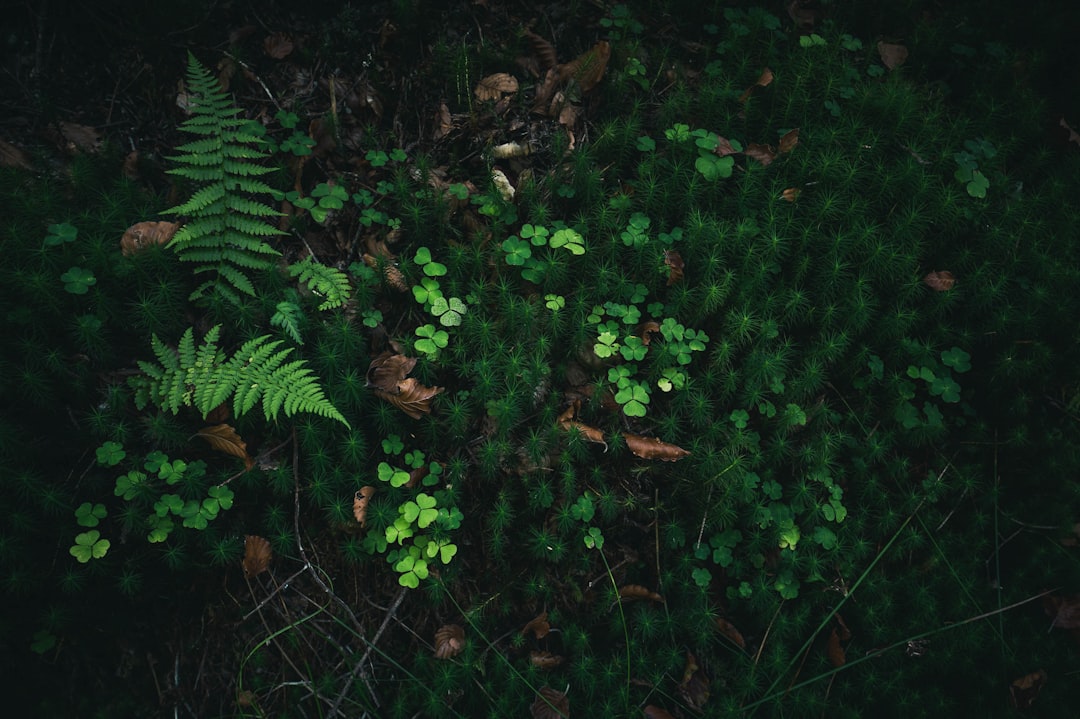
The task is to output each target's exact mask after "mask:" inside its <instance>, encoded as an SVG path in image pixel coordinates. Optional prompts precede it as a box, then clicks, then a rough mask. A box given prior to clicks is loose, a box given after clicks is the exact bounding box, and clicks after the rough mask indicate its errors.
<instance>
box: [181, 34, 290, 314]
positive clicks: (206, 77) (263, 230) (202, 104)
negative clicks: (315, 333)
mask: <svg viewBox="0 0 1080 719" xmlns="http://www.w3.org/2000/svg"><path fill="white" fill-rule="evenodd" d="M188 90H189V95H190V102H191V113H192V114H191V117H190V118H189V119H188V120H186V121H185V122H184V123H183V124H182V125H181V126H180V129H181V130H183V131H185V132H189V133H192V134H195V135H201V136H202V137H200V139H198V140H195V141H194V142H189V143H187V144H184V145H180V146H179V147H177V148H176V150H177V152H179V153H181V154H178V155H176V156H174V157H171V158H169V159H171V160H172V161H173V162H175V163H177V164H178V165H179V167H176V168H174V169H172V170H169V173H170V174H173V175H177V176H179V177H183V178H186V179H188V180H191V181H193V182H195V183H199V184H201V185H203V186H202V187H200V188H199V189H198V190H197V191H196V192H195V193H194V194H193V195H192V196H191V197H190V198H189V199H188V200H187V202H185V203H183V204H182V205H179V206H177V207H173V208H172V209H169V210H166V213H167V214H174V215H187V216H188V218H189V219H188V222H187V223H186V224H185V225H184V226H183V227H181V228H180V230H179V231H178V232H177V233H176V235H175V236H174V237H173V239H172V242H170V243H169V246H170V247H172V248H173V249H175V250H176V253H177V254H178V255H179V257H180V259H181V260H182V261H184V262H195V263H198V264H199V267H198V268H197V269H196V270H195V273H196V274H197V275H199V274H204V273H209V274H210V275H211V277H210V278H209V279H207V280H205V281H204V282H202V284H200V285H199V286H198V287H197V288H196V289H195V291H194V292H192V293H191V297H190V298H189V299H192V300H197V299H199V298H202V297H205V296H206V295H207V294H208V293H217V294H220V295H221V296H222V297H224V298H225V299H227V300H229V301H230V302H232V303H233V304H240V301H241V297H240V295H241V294H244V295H249V296H254V295H255V288H254V286H253V285H252V283H251V280H250V278H249V277H248V274H247V271H248V270H267V269H270V268H272V267H273V266H274V260H273V258H274V257H277V256H278V255H279V254H280V253H278V252H277V251H276V250H274V249H273V248H272V247H270V246H269V245H268V244H266V242H265V241H264V238H266V237H270V236H273V235H281V234H284V233H283V232H282V231H281V230H279V229H278V228H276V227H274V226H273V225H271V224H269V223H268V222H265V221H264V220H263V219H262V218H264V217H277V216H279V215H280V214H281V213H279V212H278V211H277V210H274V209H273V208H272V207H269V206H268V205H265V204H263V203H261V202H257V201H256V200H253V199H251V198H249V197H245V196H243V195H242V194H241V193H247V194H259V193H270V192H271V188H270V186H269V185H267V184H266V183H264V182H261V181H259V180H257V179H254V178H256V177H258V176H260V175H264V174H266V173H268V172H271V169H270V168H267V167H262V166H260V165H256V164H254V163H253V162H250V160H258V159H262V158H264V157H266V156H267V155H266V153H264V152H262V151H260V150H259V149H258V145H259V144H260V143H261V142H262V140H261V139H260V138H259V137H258V135H255V134H253V133H251V132H248V131H246V130H245V129H244V128H245V126H246V125H248V122H247V121H245V120H242V119H240V118H238V117H237V115H238V114H239V113H240V110H239V108H236V107H233V106H232V103H231V102H230V101H229V98H228V96H227V95H226V94H225V93H224V92H223V91H222V89H221V86H220V85H219V84H218V83H217V81H216V80H215V79H214V78H213V76H211V75H210V72H209V71H208V70H207V69H206V68H204V67H203V66H202V65H200V64H199V61H198V60H196V59H195V57H194V56H191V55H189V57H188Z"/></svg>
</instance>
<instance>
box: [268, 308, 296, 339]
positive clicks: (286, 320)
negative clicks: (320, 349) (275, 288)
mask: <svg viewBox="0 0 1080 719" xmlns="http://www.w3.org/2000/svg"><path fill="white" fill-rule="evenodd" d="M303 319H304V313H303V310H301V309H300V305H298V304H296V303H295V302H289V301H288V300H285V301H283V302H278V304H277V312H275V313H274V316H273V317H271V318H270V325H271V326H273V327H280V328H281V329H283V330H284V331H285V334H287V335H289V337H292V338H293V341H294V342H296V344H298V345H302V344H304V339H303V337H302V336H301V335H300V323H301V321H302V320H303Z"/></svg>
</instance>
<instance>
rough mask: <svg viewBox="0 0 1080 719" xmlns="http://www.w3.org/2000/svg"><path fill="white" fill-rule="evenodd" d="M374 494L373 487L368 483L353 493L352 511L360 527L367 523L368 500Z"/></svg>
mask: <svg viewBox="0 0 1080 719" xmlns="http://www.w3.org/2000/svg"><path fill="white" fill-rule="evenodd" d="M373 496H375V488H374V487H372V486H371V485H370V484H369V485H366V486H363V487H361V488H360V489H358V490H357V491H356V494H355V495H353V504H352V513H353V516H354V517H356V521H357V522H359V523H360V526H361V527H364V526H366V525H367V510H368V502H370V501H371V498H372V497H373Z"/></svg>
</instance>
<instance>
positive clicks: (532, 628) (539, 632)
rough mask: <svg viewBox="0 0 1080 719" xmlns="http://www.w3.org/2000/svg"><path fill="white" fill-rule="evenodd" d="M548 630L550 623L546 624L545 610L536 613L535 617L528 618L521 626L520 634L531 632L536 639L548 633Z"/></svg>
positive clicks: (546, 615) (549, 629)
mask: <svg viewBox="0 0 1080 719" xmlns="http://www.w3.org/2000/svg"><path fill="white" fill-rule="evenodd" d="M550 631H551V625H550V624H548V613H547V612H542V613H540V614H538V615H536V616H535V617H533V618H532V619H530V620H529V622H528V623H527V624H526V625H525V626H524V627H522V628H521V633H522V634H528V633H529V632H532V633H533V636H535V637H536V638H537V639H543V638H544V637H546V636H547V635H548V632H550Z"/></svg>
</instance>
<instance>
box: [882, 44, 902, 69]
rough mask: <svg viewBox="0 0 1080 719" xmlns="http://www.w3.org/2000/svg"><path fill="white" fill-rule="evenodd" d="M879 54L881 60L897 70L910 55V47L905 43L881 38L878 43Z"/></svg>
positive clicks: (888, 66) (886, 65)
mask: <svg viewBox="0 0 1080 719" xmlns="http://www.w3.org/2000/svg"><path fill="white" fill-rule="evenodd" d="M877 51H878V55H880V56H881V62H882V64H884V65H885V67H887V68H889V69H890V70H895V69H896V68H898V67H900V66H901V65H903V64H904V61H905V60H907V57H908V49H907V48H906V47H904V46H903V45H897V44H896V43H891V42H885V41H884V40H879V41H878V44H877Z"/></svg>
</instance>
